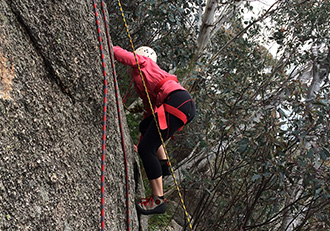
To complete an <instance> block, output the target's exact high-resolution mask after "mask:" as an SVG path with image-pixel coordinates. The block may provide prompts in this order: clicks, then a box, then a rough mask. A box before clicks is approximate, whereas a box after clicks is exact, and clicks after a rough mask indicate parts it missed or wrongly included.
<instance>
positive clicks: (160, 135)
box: [117, 0, 192, 230]
mask: <svg viewBox="0 0 330 231" xmlns="http://www.w3.org/2000/svg"><path fill="white" fill-rule="evenodd" d="M117 1H118V6H119V9H120V12H121V15H122V18H123V21H124V24H125V28H126V32H127V36H128V38H129V41H130V44H131V47H132V50H133V54H134V58H135V62H136V64H137V67H138V70H139V72H140V76H141V79H142V83H143V86H144V90H145V92H146V95H147V99H148V102H149V106H150V108H151V112H152V115H153V117H154V120H155V123H156V127H157V130H158V133H159V137H160V140H161V142H162V146H163V148H164V151H165V154H166V158H167V161H168V163H169V167H170V169H171V173H172V177H173V180H174V183H175V186H176V189H177V191H178V194H179V197H180V201H181V205H182V208H183V210H184V213H185V216H186V219H187V221H188V225H189V227H190V229H191V230H192V225H191V222H190V218H189V215H188V212H187V209H186V206H185V204H184V201H183V197H182V194H181V192H180V188H179V185H178V182H177V181H176V178H175V174H174V170H173V168H172V164H171V161H170V157H169V155H168V152H167V149H166V146H165V143H164V140H163V137H162V134H161V132H160V128H159V125H158V121H157V118H156V115H155V111H154V109H153V107H152V103H151V100H150V97H149V93H148V88H147V86H146V83H145V81H144V78H143V74H142V71H141V68H140V64H139V62H138V59H137V56H136V53H135V49H134V45H133V41H132V38H131V35H130V33H129V30H128V26H127V23H126V19H125V15H124V11H123V8H122V6H121V3H120V0H117Z"/></svg>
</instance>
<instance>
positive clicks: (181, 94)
mask: <svg viewBox="0 0 330 231" xmlns="http://www.w3.org/2000/svg"><path fill="white" fill-rule="evenodd" d="M164 103H166V104H169V105H171V106H173V107H176V108H178V109H179V110H180V111H182V112H183V113H184V114H185V115H186V116H187V123H189V122H190V121H191V120H192V119H193V118H194V116H195V112H196V107H195V103H194V101H193V100H192V99H191V96H190V94H189V93H188V92H187V91H181V90H178V91H174V92H172V93H171V94H169V96H168V97H167V98H166V99H165V101H164ZM165 115H166V122H167V126H168V127H167V129H165V130H161V134H162V138H163V140H164V141H165V140H167V139H168V138H170V137H171V136H172V135H173V134H174V132H176V131H177V130H178V129H179V128H181V127H182V126H183V121H182V120H180V119H179V118H177V117H175V116H173V115H171V114H169V113H168V112H165ZM140 132H141V134H142V136H143V137H142V139H141V141H140V143H139V145H138V152H139V155H140V157H141V159H142V162H143V166H144V169H145V171H146V173H147V176H148V179H149V180H153V179H157V178H158V177H160V176H161V175H162V169H161V165H160V163H159V160H158V157H157V155H156V152H157V150H158V148H159V147H160V146H161V145H162V142H161V139H160V137H159V133H158V130H157V127H156V124H155V120H154V118H153V116H150V117H148V118H146V119H144V120H142V122H141V123H140Z"/></svg>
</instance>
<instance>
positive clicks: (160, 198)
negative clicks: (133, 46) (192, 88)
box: [113, 46, 195, 215]
mask: <svg viewBox="0 0 330 231" xmlns="http://www.w3.org/2000/svg"><path fill="white" fill-rule="evenodd" d="M113 51H114V56H115V59H116V60H117V61H119V62H120V63H122V64H124V65H127V66H129V67H131V68H130V74H131V76H132V79H133V82H134V87H135V90H136V92H137V93H138V95H139V97H140V98H141V99H142V101H143V104H144V107H145V112H144V115H143V118H144V119H143V120H142V121H141V123H140V132H141V138H140V142H139V144H138V146H137V151H138V153H139V155H140V157H141V159H142V163H143V166H144V169H145V171H146V174H147V177H148V179H149V183H150V187H151V191H152V195H151V196H149V197H148V198H142V199H141V200H140V201H139V202H137V203H136V208H137V211H138V212H139V213H140V214H145V215H148V214H156V213H165V211H166V199H165V198H164V194H163V176H165V175H169V174H170V173H169V170H168V166H167V158H166V155H165V152H164V149H163V146H162V142H161V139H160V137H159V133H158V130H157V126H156V123H155V121H154V119H153V115H152V111H151V108H150V105H149V101H148V98H147V94H146V92H145V88H144V85H143V82H142V79H141V76H140V71H139V69H138V65H137V63H136V60H135V57H134V54H133V53H132V52H129V51H126V50H124V49H122V48H121V47H119V46H115V47H113ZM135 53H136V56H137V60H138V63H139V66H140V70H141V72H142V75H143V79H144V81H145V85H146V87H147V89H148V94H149V97H150V101H151V104H152V107H153V109H154V111H155V114H156V117H157V120H158V124H159V127H160V130H161V135H162V138H163V140H164V141H165V140H167V139H168V138H169V137H171V136H172V135H173V134H174V132H176V131H177V130H180V129H181V128H182V127H183V126H184V125H185V124H187V123H189V122H190V121H191V120H192V119H193V117H194V116H195V103H194V101H193V100H192V98H191V96H190V94H189V93H188V92H187V91H186V89H184V88H183V87H182V86H181V85H180V83H179V82H178V80H177V77H176V76H174V75H171V74H169V73H167V72H166V71H164V70H162V69H161V68H160V67H159V66H158V65H157V64H156V62H157V55H156V52H155V51H154V50H153V49H152V48H150V47H146V46H143V47H140V48H138V49H137V50H136V52H135Z"/></svg>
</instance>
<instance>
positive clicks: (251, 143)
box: [110, 0, 330, 230]
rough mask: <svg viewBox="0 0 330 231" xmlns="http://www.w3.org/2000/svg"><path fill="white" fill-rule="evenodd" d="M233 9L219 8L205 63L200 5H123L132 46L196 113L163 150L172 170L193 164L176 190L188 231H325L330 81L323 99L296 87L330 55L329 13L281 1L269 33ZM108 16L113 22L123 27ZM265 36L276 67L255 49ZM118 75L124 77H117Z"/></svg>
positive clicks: (117, 36)
mask: <svg viewBox="0 0 330 231" xmlns="http://www.w3.org/2000/svg"><path fill="white" fill-rule="evenodd" d="M237 2H243V1H227V2H221V3H220V4H219V8H218V10H219V11H218V17H219V18H220V17H223V16H224V15H221V12H224V11H221V10H222V9H225V8H226V9H227V10H228V9H231V10H232V12H233V14H232V17H229V18H228V20H226V21H225V22H223V24H222V25H221V26H220V27H219V25H215V26H214V27H217V28H220V29H218V30H217V32H216V33H214V34H213V35H212V38H211V40H210V43H209V45H208V46H207V47H206V48H205V50H204V51H203V53H202V54H197V53H196V52H197V51H196V50H197V49H196V45H195V40H196V37H197V34H198V33H199V31H198V24H197V22H198V20H199V19H200V17H201V15H200V14H198V8H199V7H200V6H202V5H201V4H202V3H201V2H199V1H181V0H180V1H167V0H163V1H154V0H146V1H127V2H126V4H124V6H125V7H124V9H125V12H126V16H127V18H128V22H129V25H130V28H131V34H132V35H133V38H134V44H135V45H136V46H139V45H142V44H146V45H151V46H153V47H155V48H156V50H157V51H158V53H159V55H160V59H159V60H160V66H161V67H163V68H164V69H167V70H169V69H173V68H175V70H176V74H178V75H179V79H180V78H181V79H185V80H188V81H186V85H185V86H186V87H187V88H188V89H189V90H190V92H191V94H192V95H193V97H194V99H195V101H196V104H197V109H198V112H197V116H196V118H195V119H194V121H193V122H192V124H191V125H189V126H188V127H187V128H185V129H184V131H183V132H182V133H180V134H178V135H177V137H178V139H177V140H176V141H174V142H172V144H175V145H173V146H172V145H170V149H171V150H173V151H174V157H175V158H176V159H177V160H178V161H180V160H184V158H185V157H186V156H187V155H189V154H190V151H192V150H194V155H193V156H192V157H191V158H193V159H194V163H195V164H194V165H193V166H192V167H191V168H190V169H188V171H184V175H185V180H184V181H183V184H184V185H183V186H184V187H185V188H186V189H187V192H186V194H187V195H193V198H194V199H193V200H191V201H187V204H188V206H187V207H188V210H189V213H190V214H191V215H192V218H193V221H194V223H193V226H194V230H251V229H255V230H279V229H281V230H290V228H289V226H290V225H291V226H292V224H290V220H291V221H294V222H295V223H294V224H295V227H296V229H297V230H326V229H328V228H329V227H330V224H329V219H328V215H327V214H329V210H330V206H329V197H330V194H329V192H330V185H329V174H330V173H329V164H330V162H329V159H330V143H329V140H330V139H329V137H330V134H329V133H330V132H329V131H330V118H329V112H330V104H329V102H330V101H329V96H330V92H329V81H328V82H327V81H326V80H327V78H328V76H325V78H324V79H323V82H322V87H321V88H320V91H319V92H317V94H316V96H315V97H313V98H308V94H309V93H308V92H309V88H310V82H311V78H312V76H309V81H302V80H301V79H300V78H299V77H300V76H301V75H302V74H303V73H304V71H305V67H306V65H308V64H310V63H320V64H322V62H323V63H324V60H325V57H327V55H328V52H329V39H330V36H329V33H330V32H329V31H330V30H329V29H330V28H329V27H330V24H329V22H330V20H329V14H328V12H329V10H330V5H329V4H330V3H329V1H321V0H308V1H301V0H299V1H298V0H294V1H278V3H277V4H275V6H274V8H273V9H272V10H271V11H269V12H268V14H267V16H268V17H269V18H270V19H271V22H272V24H265V25H264V24H262V21H260V22H257V21H254V20H251V21H246V22H245V23H244V19H243V16H244V15H243V13H244V12H247V11H249V10H253V7H252V6H251V5H250V4H249V3H248V2H245V1H244V5H240V7H241V8H239V7H238V4H237ZM111 4H114V3H111ZM115 8H116V7H115V6H113V7H111V8H110V11H111V17H112V19H116V20H117V21H120V15H119V13H118V11H115V10H114V9H115ZM241 9H242V10H241ZM226 12H228V11H226ZM263 13H265V12H263ZM187 15H188V16H187ZM250 24H251V27H249V28H248V30H247V31H246V33H245V34H244V36H238V37H237V38H235V36H236V35H237V34H239V33H240V32H241V31H243V30H244V29H245V27H246V26H247V25H250ZM112 28H113V31H112V36H113V41H114V43H115V44H119V45H121V46H123V47H124V48H128V40H127V38H126V35H125V31H124V30H123V25H122V24H120V23H118V24H115V23H113V25H112ZM262 28H266V29H267V30H268V31H269V33H270V34H271V35H269V36H266V37H262V38H263V39H264V42H267V43H269V42H276V43H277V44H278V46H279V49H278V53H277V54H276V57H273V56H272V55H271V54H270V52H269V51H268V50H267V48H265V47H264V46H263V45H262V44H261V43H260V37H261V36H263V33H264V32H263V31H262ZM233 38H235V39H234V40H233V41H232V42H231V43H229V41H231V40H232V39H233ZM315 46H316V47H319V50H318V53H317V56H316V53H315V52H313V48H315ZM219 50H221V53H220V55H219V56H217V58H216V59H214V60H212V59H211V57H212V56H213V55H214V54H216V53H218V51H219ZM196 57H197V58H196ZM329 66H330V65H329ZM315 71H317V70H316V69H315ZM119 74H120V75H121V76H125V71H124V69H123V71H120V72H119ZM126 83H127V80H126ZM123 85H124V84H123ZM174 146H175V147H174ZM194 148H196V150H195V149H194ZM175 153H178V154H175ZM179 153H180V154H181V156H180V155H179ZM182 162H184V161H182ZM182 162H181V163H180V165H184V164H185V163H182ZM187 198H189V196H187ZM287 220H289V222H287Z"/></svg>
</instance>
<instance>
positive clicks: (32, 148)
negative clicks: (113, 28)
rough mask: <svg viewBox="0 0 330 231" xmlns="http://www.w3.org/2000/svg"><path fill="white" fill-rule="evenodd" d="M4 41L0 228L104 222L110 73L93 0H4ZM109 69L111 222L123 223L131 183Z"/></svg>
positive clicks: (0, 34)
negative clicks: (105, 104) (104, 70)
mask: <svg viewBox="0 0 330 231" xmlns="http://www.w3.org/2000/svg"><path fill="white" fill-rule="evenodd" d="M99 9H100V8H99ZM99 19H100V20H101V19H102V18H101V12H100V11H99ZM100 28H101V30H102V33H103V32H104V31H103V25H102V24H101V25H100ZM103 39H104V41H105V38H103ZM103 45H104V47H106V45H105V42H104V44H103ZM0 46H1V47H0V69H1V71H0V230H66V231H68V230H98V229H99V227H100V223H101V222H100V220H101V217H100V198H101V192H100V179H101V177H100V175H101V172H100V169H101V168H100V166H101V154H102V150H101V146H102V123H103V75H102V68H101V59H100V49H99V44H98V38H97V29H96V22H95V15H94V8H93V3H92V1H78V0H73V1H68V0H63V1H46V0H43V1H38V2H35V1H32V0H1V1H0ZM105 49H106V50H105V61H106V63H107V65H108V64H109V54H108V52H107V48H105ZM108 66H110V65H108ZM107 73H108V78H109V84H108V122H107V141H106V162H105V166H106V167H105V180H106V182H105V194H104V196H105V223H106V230H116V231H117V230H126V225H127V218H126V184H125V169H124V158H123V151H122V148H121V142H120V133H119V128H118V116H117V109H116V103H115V99H114V97H113V95H114V93H113V92H114V89H113V84H112V76H111V70H109V68H108V67H107ZM121 110H122V109H121ZM121 113H122V116H124V113H123V111H122V112H121ZM122 122H123V127H124V133H125V141H126V143H125V145H126V150H127V152H128V153H127V156H128V172H129V195H130V197H129V199H130V200H129V205H130V208H129V209H130V210H129V212H130V228H131V230H139V228H138V226H139V224H138V219H137V214H136V210H135V206H134V195H135V193H136V191H139V192H140V193H141V190H142V189H141V188H137V187H136V185H137V184H136V180H137V181H141V178H138V177H139V172H138V170H136V169H138V168H137V167H136V166H137V164H138V162H137V161H136V155H135V154H132V144H131V141H130V139H129V138H128V137H129V135H128V130H127V125H126V119H125V117H124V118H123V121H122Z"/></svg>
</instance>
